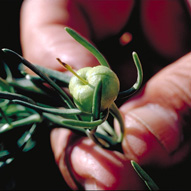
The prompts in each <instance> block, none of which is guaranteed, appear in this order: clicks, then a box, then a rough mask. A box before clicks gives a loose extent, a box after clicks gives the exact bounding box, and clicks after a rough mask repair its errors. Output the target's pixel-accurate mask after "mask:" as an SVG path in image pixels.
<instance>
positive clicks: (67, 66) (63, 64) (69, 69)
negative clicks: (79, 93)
mask: <svg viewBox="0 0 191 191" xmlns="http://www.w3.org/2000/svg"><path fill="white" fill-rule="evenodd" d="M56 59H57V60H58V62H59V63H60V64H61V65H62V66H64V67H65V68H66V69H67V70H68V71H70V72H71V73H72V74H74V76H76V77H77V78H78V79H79V80H80V81H81V82H83V83H84V84H85V85H88V84H89V83H88V82H87V81H86V80H84V79H83V78H81V77H80V76H79V75H78V74H77V73H76V72H75V71H74V70H73V69H72V67H71V66H70V65H68V64H66V63H64V62H62V61H61V60H60V58H56Z"/></svg>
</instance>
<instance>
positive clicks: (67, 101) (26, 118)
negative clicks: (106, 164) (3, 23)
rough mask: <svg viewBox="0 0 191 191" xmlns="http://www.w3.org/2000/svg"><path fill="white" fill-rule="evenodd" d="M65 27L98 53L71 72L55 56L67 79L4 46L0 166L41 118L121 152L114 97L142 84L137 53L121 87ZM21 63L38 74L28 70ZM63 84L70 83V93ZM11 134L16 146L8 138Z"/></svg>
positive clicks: (29, 144)
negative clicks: (14, 66) (131, 78)
mask: <svg viewBox="0 0 191 191" xmlns="http://www.w3.org/2000/svg"><path fill="white" fill-rule="evenodd" d="M66 31H67V32H68V33H69V34H70V35H71V36H72V37H73V38H74V39H75V40H76V41H78V42H79V43H80V44H81V45H83V46H84V47H85V48H87V49H88V50H89V51H90V52H91V53H92V54H93V55H94V56H95V57H96V58H97V60H98V61H99V63H100V66H96V67H93V68H91V67H86V68H82V69H80V70H79V71H77V72H74V71H73V69H72V68H71V67H70V66H69V65H67V64H66V63H63V62H62V61H61V60H60V59H59V58H57V60H58V62H59V63H60V64H62V65H63V66H64V67H65V68H66V69H68V70H69V71H71V72H72V73H73V74H74V76H73V77H72V78H71V79H70V77H69V76H67V75H66V74H64V73H61V72H58V71H54V70H51V69H47V68H44V67H42V66H38V65H34V64H31V63H30V62H29V61H27V60H26V59H24V58H23V57H22V56H20V55H19V54H17V53H16V52H14V51H12V50H10V49H2V52H1V53H2V55H3V58H4V59H3V60H4V62H3V63H2V64H3V65H4V71H5V73H6V75H5V77H4V78H0V140H1V141H0V149H1V150H0V168H3V167H4V166H6V165H8V164H10V163H11V162H12V161H13V160H14V159H15V158H16V156H18V155H19V154H22V153H23V152H26V151H29V150H31V149H32V148H33V147H34V146H35V143H34V141H33V139H32V138H33V135H34V133H35V132H36V131H37V130H38V127H39V126H40V125H42V124H43V125H46V126H47V127H49V128H55V127H59V128H67V129H70V130H72V131H73V132H75V133H78V134H79V135H81V136H88V137H89V138H90V139H92V140H93V141H94V142H95V143H96V144H97V145H99V146H101V147H103V148H105V149H111V150H118V151H120V152H122V149H121V142H122V139H123V134H124V122H123V119H122V116H121V114H120V112H119V110H118V108H117V106H116V104H115V102H114V101H115V100H116V99H121V98H126V97H128V96H131V95H132V94H133V93H135V92H136V91H137V90H138V89H139V88H140V86H141V83H142V78H143V75H142V67H141V64H140V61H139V58H138V55H137V54H136V53H135V52H133V54H132V55H133V60H134V63H135V66H136V68H137V72H138V75H137V81H136V83H135V84H134V85H133V86H132V87H131V88H130V89H128V90H126V91H123V92H119V89H120V88H119V80H118V77H117V76H116V74H115V73H114V72H113V71H112V70H111V69H110V67H109V65H108V62H107V61H106V59H105V58H104V57H103V56H102V54H101V53H100V52H99V51H98V50H97V49H96V48H95V47H94V46H93V45H92V44H90V43H89V42H88V41H87V40H85V39H84V38H83V37H81V36H80V35H79V34H78V33H77V32H75V31H74V30H72V29H70V28H66ZM9 57H13V58H14V60H15V62H17V63H19V64H18V72H19V73H20V75H21V77H19V78H17V77H14V75H13V72H12V71H11V69H10V67H9V62H8V61H7V58H9ZM24 66H25V67H28V68H29V69H30V70H32V71H33V72H34V73H35V74H36V75H30V74H29V73H27V72H26V71H25V70H24ZM64 88H65V89H66V88H69V91H70V93H71V96H69V95H68V93H66V92H65V90H64ZM79 90H80V91H79ZM71 97H72V98H71ZM40 98H42V99H40ZM50 100H51V101H50ZM109 117H110V118H113V119H116V120H117V121H118V123H119V126H120V133H119V134H117V133H116V132H115V130H114V128H113V126H112V125H111V123H110V122H109V120H108V118H109ZM17 129H22V131H21V133H20V134H19V136H16V137H14V136H13V133H12V132H13V131H15V130H17ZM10 136H11V141H12V142H14V143H15V145H14V146H12V145H11V146H10V145H9V144H7V142H9V141H10V139H9V137H10ZM5 137H6V138H5ZM132 166H133V167H134V169H135V170H136V172H137V173H138V174H139V175H140V177H141V178H142V179H143V180H144V181H145V183H146V185H147V186H148V188H149V189H150V190H157V189H158V187H157V186H156V185H155V183H154V182H153V181H152V179H151V178H150V177H149V176H148V175H147V174H146V172H144V170H143V169H142V168H141V167H140V166H139V165H138V164H137V163H135V162H134V161H132Z"/></svg>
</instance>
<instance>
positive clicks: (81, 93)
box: [69, 65, 120, 113]
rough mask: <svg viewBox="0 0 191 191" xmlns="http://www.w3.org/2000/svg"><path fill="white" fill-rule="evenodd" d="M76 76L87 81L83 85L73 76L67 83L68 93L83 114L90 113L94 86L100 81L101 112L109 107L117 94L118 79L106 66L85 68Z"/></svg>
mask: <svg viewBox="0 0 191 191" xmlns="http://www.w3.org/2000/svg"><path fill="white" fill-rule="evenodd" d="M77 74H78V75H79V76H80V77H81V78H83V79H84V80H85V81H87V84H85V83H84V82H83V81H82V80H80V79H79V78H78V77H76V76H73V77H72V78H71V80H70V83H69V91H70V93H71V95H72V96H73V100H74V103H75V104H76V106H77V107H78V108H79V109H80V110H81V111H84V112H89V113H91V112H92V102H93V94H94V90H95V87H96V85H97V84H98V82H99V81H100V80H101V82H102V95H101V108H100V109H101V111H103V110H105V109H107V108H109V107H110V105H111V104H112V103H113V102H114V101H115V99H116V98H117V96H118V93H119V86H120V85H119V79H118V77H117V75H116V74H115V73H114V72H113V71H112V70H111V69H110V68H108V67H106V66H102V65H99V66H95V67H85V68H82V69H80V70H78V71H77Z"/></svg>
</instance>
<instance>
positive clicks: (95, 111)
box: [92, 80, 102, 121]
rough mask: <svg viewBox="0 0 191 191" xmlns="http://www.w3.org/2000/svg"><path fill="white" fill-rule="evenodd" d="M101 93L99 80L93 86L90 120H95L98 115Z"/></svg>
mask: <svg viewBox="0 0 191 191" xmlns="http://www.w3.org/2000/svg"><path fill="white" fill-rule="evenodd" d="M101 95H102V81H101V80H100V81H99V82H98V84H97V86H96V87H95V90H94V95H93V104H92V114H93V118H92V120H93V121H94V120H97V119H99V117H100V108H101Z"/></svg>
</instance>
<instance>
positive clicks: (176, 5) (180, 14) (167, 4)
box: [141, 0, 191, 59]
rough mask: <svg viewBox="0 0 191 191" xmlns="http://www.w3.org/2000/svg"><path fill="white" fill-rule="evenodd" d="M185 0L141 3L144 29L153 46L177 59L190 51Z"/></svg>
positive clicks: (163, 53) (164, 54)
mask: <svg viewBox="0 0 191 191" xmlns="http://www.w3.org/2000/svg"><path fill="white" fill-rule="evenodd" d="M185 2H186V1H185ZM185 2H184V1H183V2H182V1H152V0H147V1H144V2H142V3H141V23H142V26H143V31H144V32H145V35H146V37H147V39H148V40H149V42H150V44H151V45H152V47H153V48H154V49H156V50H157V52H159V53H160V54H161V55H163V56H166V57H168V58H173V59H177V58H179V57H180V56H183V55H184V54H185V52H189V51H190V43H185V42H188V41H189V42H190V32H191V31H190V27H189V26H190V23H189V20H188V19H187V17H188V16H187V14H186V11H187V10H186V9H185V7H184V6H183V4H184V3H185ZM185 6H186V5H185ZM180 34H181V35H180Z"/></svg>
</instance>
